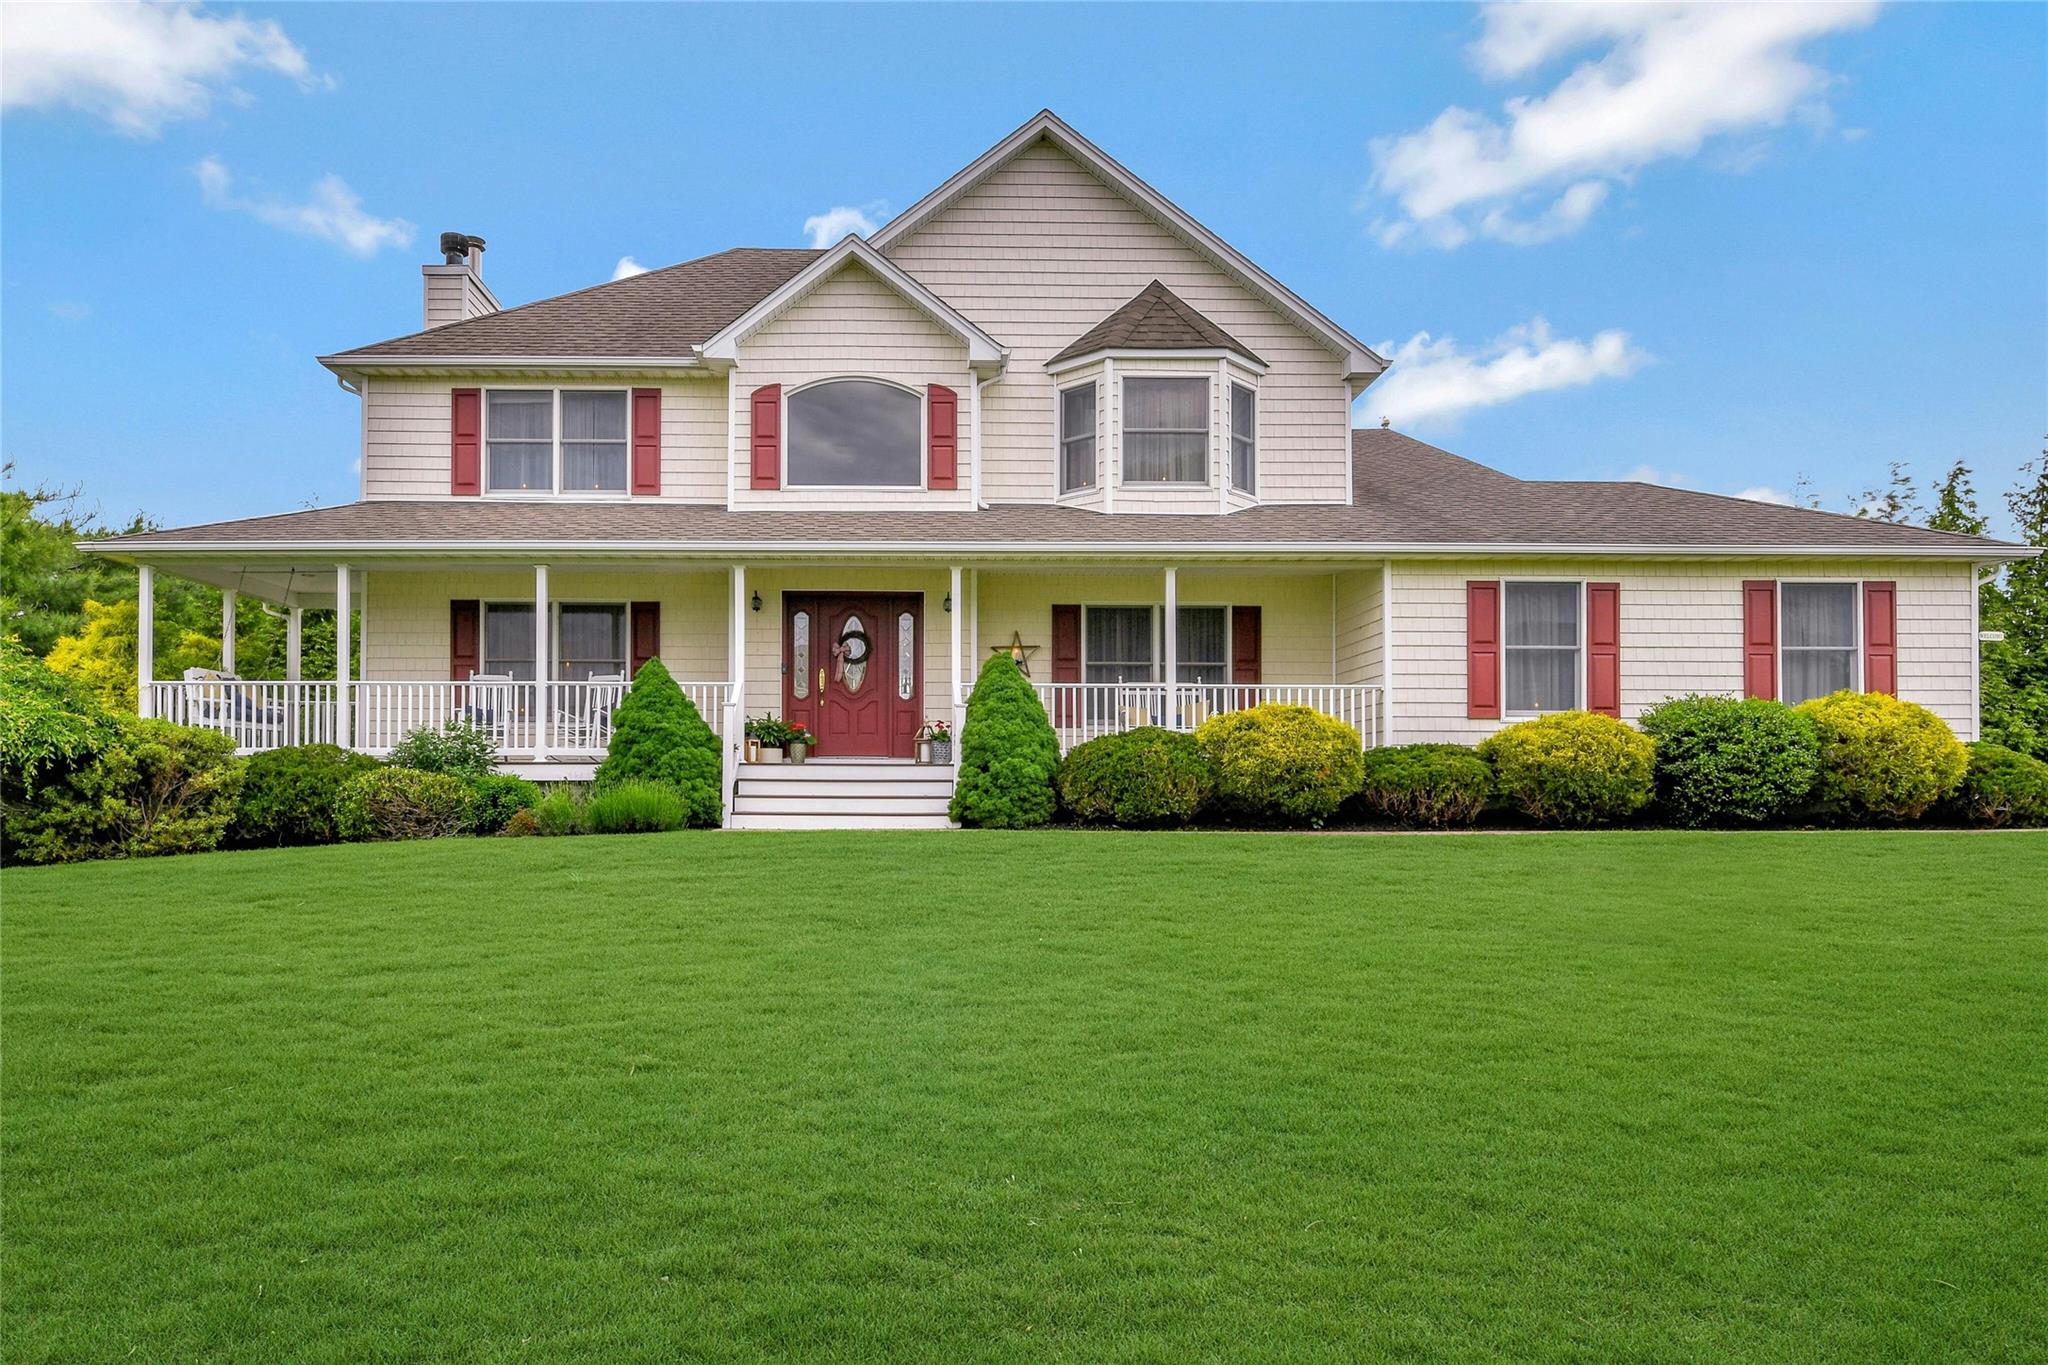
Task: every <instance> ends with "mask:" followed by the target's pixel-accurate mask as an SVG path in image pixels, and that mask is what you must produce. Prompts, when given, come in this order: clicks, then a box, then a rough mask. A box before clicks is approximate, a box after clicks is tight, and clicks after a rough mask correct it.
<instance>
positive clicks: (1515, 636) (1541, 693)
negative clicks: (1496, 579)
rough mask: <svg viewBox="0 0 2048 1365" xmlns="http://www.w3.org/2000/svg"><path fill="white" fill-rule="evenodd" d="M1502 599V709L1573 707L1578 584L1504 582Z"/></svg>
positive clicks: (1528, 710)
mask: <svg viewBox="0 0 2048 1365" xmlns="http://www.w3.org/2000/svg"><path fill="white" fill-rule="evenodd" d="M1505 596H1506V603H1505V611H1504V612H1503V616H1504V621H1503V636H1504V638H1503V639H1502V642H1501V643H1502V645H1503V646H1504V647H1505V654H1506V664H1507V709H1508V711H1509V712H1510V713H1512V714H1517V715H1529V714H1532V713H1538V712H1544V711H1569V710H1571V709H1572V708H1573V707H1575V706H1577V705H1578V704H1579V678H1580V676H1581V674H1582V667H1581V643H1580V634H1579V596H1580V593H1579V585H1578V584H1577V583H1524V582H1514V581H1510V582H1508V583H1507V584H1506V585H1505Z"/></svg>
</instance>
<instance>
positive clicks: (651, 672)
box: [597, 659, 725, 826]
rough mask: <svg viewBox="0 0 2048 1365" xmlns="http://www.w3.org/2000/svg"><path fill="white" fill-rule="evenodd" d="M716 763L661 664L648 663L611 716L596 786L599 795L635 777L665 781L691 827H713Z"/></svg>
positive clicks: (709, 740)
mask: <svg viewBox="0 0 2048 1365" xmlns="http://www.w3.org/2000/svg"><path fill="white" fill-rule="evenodd" d="M721 758H722V755H721V754H720V752H719V744H718V736H717V735H715V734H713V733H711V727H710V726H709V725H706V724H705V723H704V717H702V716H700V715H698V714H697V708H696V707H695V706H694V705H692V704H691V702H690V699H689V698H688V697H686V696H684V695H683V689H682V688H680V687H678V686H676V680H675V679H674V678H671V677H670V676H669V673H668V670H667V669H666V668H664V667H662V664H661V660H659V659H649V660H648V661H647V662H646V663H644V664H642V665H640V671H639V672H638V673H636V674H634V675H633V686H632V688H631V689H630V690H628V691H627V693H626V696H625V699H624V700H623V701H621V702H620V703H619V709H618V710H617V711H615V712H613V713H612V743H611V748H610V749H609V750H608V751H606V753H605V759H604V762H603V763H601V764H599V765H598V769H597V786H598V788H599V790H603V789H604V788H606V787H612V786H616V785H617V784H619V783H621V782H625V781H628V780H631V779H635V778H637V779H640V780H643V781H648V782H665V783H667V784H668V785H669V786H671V787H674V788H675V789H676V791H677V792H678V793H680V794H681V796H682V798H683V805H684V807H685V809H686V810H687V811H688V812H689V822H690V824H691V825H693V826H715V825H717V824H719V823H720V822H721V820H722V819H723V817H724V810H725V808H724V803H723V801H722V799H721V797H720V793H719V790H718V786H719V777H720V771H721V768H722V766H723V765H722V764H721V762H720V760H721Z"/></svg>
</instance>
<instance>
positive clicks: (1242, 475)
mask: <svg viewBox="0 0 2048 1365" xmlns="http://www.w3.org/2000/svg"><path fill="white" fill-rule="evenodd" d="M1230 486H1231V487H1232V488H1235V489H1236V490H1237V491H1238V492H1240V493H1253V494H1256V493H1257V492H1258V491H1259V394H1258V391H1257V390H1256V389H1248V388H1246V387H1245V386H1244V385H1242V384H1232V385H1231V386H1230Z"/></svg>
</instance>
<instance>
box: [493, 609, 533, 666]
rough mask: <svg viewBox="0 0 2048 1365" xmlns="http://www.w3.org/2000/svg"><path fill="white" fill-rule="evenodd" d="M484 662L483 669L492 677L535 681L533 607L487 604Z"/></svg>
mask: <svg viewBox="0 0 2048 1365" xmlns="http://www.w3.org/2000/svg"><path fill="white" fill-rule="evenodd" d="M483 662H484V666H483V671H484V672H485V673H488V674H490V675H492V676H493V677H499V678H506V677H509V678H515V679H517V680H518V681H520V682H532V681H533V608H532V606H530V605H528V606H519V605H517V604H516V603H511V602H507V603H503V604H500V603H496V602H486V603H485V604H484V660H483Z"/></svg>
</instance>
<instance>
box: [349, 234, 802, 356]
mask: <svg viewBox="0 0 2048 1365" xmlns="http://www.w3.org/2000/svg"><path fill="white" fill-rule="evenodd" d="M824 254H825V253H823V252H820V251H814V250H812V249H810V248H808V247H734V248H733V249H731V250H729V251H721V252H718V253H716V254H715V255H710V256H700V257H698V258H697V259H696V260H693V261H684V262H683V263H682V264H680V265H671V266H666V267H664V268H662V269H660V270H650V271H648V272H647V273H646V274H644V275H632V276H629V277H627V278H626V279H623V280H612V281H611V282H609V283H607V284H596V285H592V286H590V287H589V288H588V289H579V290H576V291H575V292H574V293H569V294H558V295H556V296H555V297H553V298H549V299H540V300H538V301H537V302H534V303H526V304H521V305H519V306H518V307H517V308H507V309H504V310H503V311H501V312H497V313H490V314H487V315H485V316H483V317H480V318H470V319H469V320H467V321H465V322H451V323H448V324H446V325H445V326H441V327H435V328H433V329H431V330H429V331H424V332H413V333H411V334H410V335H407V336H402V337H393V338H391V339H390V340H389V341H379V342H376V343H375V344H373V345H369V346H358V347H356V348H355V349H353V350H348V351H341V352H338V353H337V354H334V355H326V356H322V357H320V363H321V364H323V365H326V366H328V367H330V368H347V367H348V366H349V365H350V364H351V363H352V362H354V363H370V362H376V361H396V362H399V363H405V362H408V361H410V362H422V361H433V360H455V359H463V360H472V359H477V358H482V357H489V358H493V359H506V360H516V359H529V360H536V361H538V360H545V359H553V358H562V359H575V360H579V361H586V362H587V361H592V360H607V359H634V360H665V361H668V362H669V363H672V364H674V363H682V362H684V361H688V360H692V359H693V358H694V353H695V351H696V349H697V348H698V347H699V346H701V345H702V344H703V343H704V342H705V341H706V340H708V339H709V338H710V337H712V336H713V335H715V334H716V333H717V332H719V331H720V330H721V329H723V328H724V327H726V326H728V325H729V324H730V323H731V322H732V321H733V320H734V319H735V318H737V317H739V316H740V315H741V314H743V313H745V312H746V311H747V310H748V309H749V308H751V307H753V306H754V305H755V304H756V303H759V302H760V301H761V300H762V299H763V298H766V297H767V296H768V295H770V294H772V293H774V292H775V290H776V289H777V288H779V287H780V286H781V285H783V284H785V283H787V282H788V281H789V280H790V279H791V278H792V277H793V276H795V275H796V274H797V273H798V272H799V271H801V270H802V269H803V268H804V267H805V266H807V265H810V264H811V263H813V262H814V261H816V260H817V259H818V258H819V257H820V256H822V255H824Z"/></svg>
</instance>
